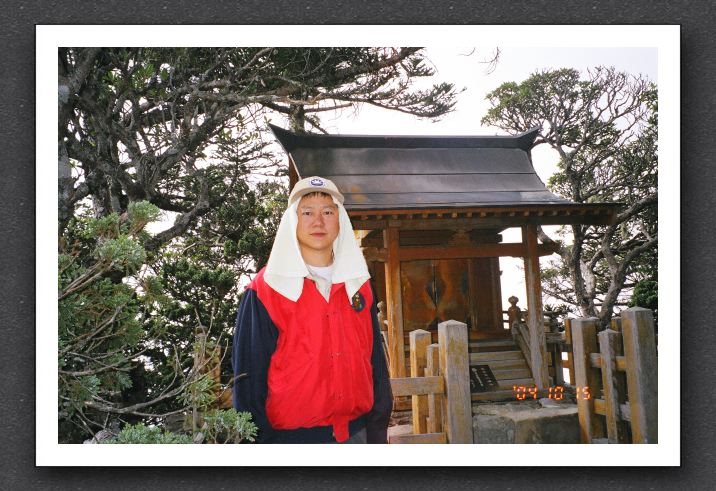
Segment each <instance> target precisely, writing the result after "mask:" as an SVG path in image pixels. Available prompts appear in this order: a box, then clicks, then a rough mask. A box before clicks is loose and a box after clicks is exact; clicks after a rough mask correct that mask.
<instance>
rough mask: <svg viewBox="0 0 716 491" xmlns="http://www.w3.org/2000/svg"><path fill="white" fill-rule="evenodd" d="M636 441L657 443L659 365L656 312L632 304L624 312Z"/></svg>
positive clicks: (623, 323)
mask: <svg viewBox="0 0 716 491" xmlns="http://www.w3.org/2000/svg"><path fill="white" fill-rule="evenodd" d="M621 318H622V336H623V338H624V357H625V358H626V365H627V366H626V373H627V388H628V391H629V407H630V411H631V414H630V420H631V435H632V443H657V442H658V437H659V433H658V431H659V424H658V423H659V421H658V399H657V388H658V374H657V370H658V365H657V360H656V340H655V337H654V316H653V314H652V312H651V310H649V309H643V308H641V307H632V308H630V309H626V310H625V311H623V312H622V313H621Z"/></svg>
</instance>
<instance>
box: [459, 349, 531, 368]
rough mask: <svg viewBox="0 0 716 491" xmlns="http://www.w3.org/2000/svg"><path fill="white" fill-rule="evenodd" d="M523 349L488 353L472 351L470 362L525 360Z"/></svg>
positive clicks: (472, 363) (473, 363)
mask: <svg viewBox="0 0 716 491" xmlns="http://www.w3.org/2000/svg"><path fill="white" fill-rule="evenodd" d="M524 358H525V357H524V355H523V354H522V351H489V352H486V353H470V364H471V365H475V364H478V363H483V364H484V363H488V362H490V361H497V360H524Z"/></svg>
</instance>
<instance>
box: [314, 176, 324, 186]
mask: <svg viewBox="0 0 716 491" xmlns="http://www.w3.org/2000/svg"><path fill="white" fill-rule="evenodd" d="M311 186H325V183H324V182H323V179H319V178H317V177H316V178H315V179H311Z"/></svg>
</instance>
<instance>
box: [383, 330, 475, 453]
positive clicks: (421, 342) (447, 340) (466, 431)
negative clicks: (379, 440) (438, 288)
mask: <svg viewBox="0 0 716 491" xmlns="http://www.w3.org/2000/svg"><path fill="white" fill-rule="evenodd" d="M431 341H432V339H431V334H430V333H429V332H428V331H425V330H422V329H419V330H415V331H412V332H411V333H410V361H411V363H410V370H411V376H410V377H404V378H392V379H391V380H390V383H391V388H392V390H393V396H394V397H401V396H409V397H411V399H412V415H413V433H412V434H410V435H396V436H391V437H390V439H389V443H472V403H471V399H470V378H469V356H468V334H467V325H466V324H464V323H462V322H457V321H454V320H450V321H446V322H441V323H440V324H438V342H437V343H431Z"/></svg>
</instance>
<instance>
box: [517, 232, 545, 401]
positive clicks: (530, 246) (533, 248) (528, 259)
mask: <svg viewBox="0 0 716 491" xmlns="http://www.w3.org/2000/svg"><path fill="white" fill-rule="evenodd" d="M522 241H523V242H524V245H525V248H526V249H527V255H526V256H525V285H526V287H527V326H528V327H529V331H530V356H531V363H530V368H531V369H532V375H533V376H534V379H535V384H536V385H537V388H538V389H546V388H547V387H548V386H549V375H548V372H547V339H546V337H545V333H544V314H543V312H542V284H541V280H540V269H539V253H538V247H537V227H536V226H535V225H528V226H526V227H522Z"/></svg>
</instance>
